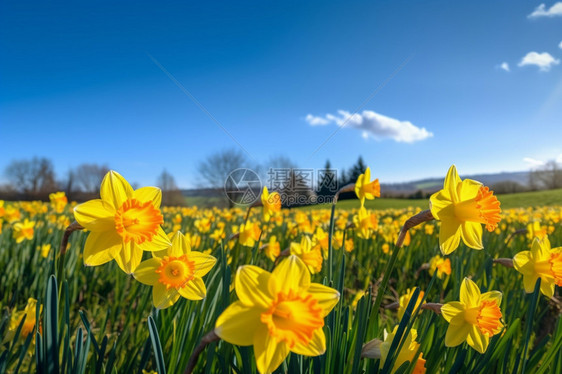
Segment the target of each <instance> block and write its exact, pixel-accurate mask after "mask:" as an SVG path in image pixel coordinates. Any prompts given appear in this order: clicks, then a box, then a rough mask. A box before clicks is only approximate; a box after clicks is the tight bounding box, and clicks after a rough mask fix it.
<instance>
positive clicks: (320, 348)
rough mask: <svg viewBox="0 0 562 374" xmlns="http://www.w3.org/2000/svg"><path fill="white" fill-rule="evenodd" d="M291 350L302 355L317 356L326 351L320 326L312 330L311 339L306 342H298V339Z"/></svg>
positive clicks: (324, 339)
mask: <svg viewBox="0 0 562 374" xmlns="http://www.w3.org/2000/svg"><path fill="white" fill-rule="evenodd" d="M290 349H291V352H295V353H296V354H299V355H303V356H319V355H322V354H324V352H326V336H325V335H324V331H323V330H322V328H319V329H316V330H314V332H313V333H312V339H311V340H310V342H308V344H304V343H302V342H300V340H299V341H298V342H297V344H295V346H294V347H293V348H290Z"/></svg>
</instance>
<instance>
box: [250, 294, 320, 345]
mask: <svg viewBox="0 0 562 374" xmlns="http://www.w3.org/2000/svg"><path fill="white" fill-rule="evenodd" d="M261 321H262V322H263V323H265V324H266V325H267V328H268V330H269V335H270V336H273V337H275V338H276V339H277V342H281V341H285V342H286V343H287V344H288V345H289V347H290V348H293V347H294V346H295V344H308V343H309V342H310V341H311V340H312V336H313V334H314V331H315V330H316V329H319V328H322V326H324V318H322V308H320V306H319V305H318V301H317V300H316V299H315V298H314V297H313V296H312V295H310V294H308V293H306V292H302V293H297V292H295V291H293V290H291V291H289V294H285V293H283V292H280V293H279V294H278V295H277V298H276V301H275V302H274V303H273V305H272V306H271V308H269V309H268V310H267V311H266V312H264V313H262V314H261Z"/></svg>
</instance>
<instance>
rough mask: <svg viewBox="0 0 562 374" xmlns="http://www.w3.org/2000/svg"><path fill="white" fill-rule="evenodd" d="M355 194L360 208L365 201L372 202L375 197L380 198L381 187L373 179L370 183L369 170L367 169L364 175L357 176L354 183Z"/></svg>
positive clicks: (376, 180) (377, 181)
mask: <svg viewBox="0 0 562 374" xmlns="http://www.w3.org/2000/svg"><path fill="white" fill-rule="evenodd" d="M355 194H356V195H357V198H358V199H359V200H360V201H361V206H363V205H364V204H365V199H367V200H373V199H374V198H375V197H380V196H381V186H380V184H379V180H378V179H375V180H374V181H372V182H371V169H370V168H367V169H366V170H365V174H361V175H359V177H358V178H357V181H356V182H355Z"/></svg>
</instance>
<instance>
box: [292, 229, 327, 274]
mask: <svg viewBox="0 0 562 374" xmlns="http://www.w3.org/2000/svg"><path fill="white" fill-rule="evenodd" d="M289 248H290V251H291V254H292V255H295V256H297V257H299V258H300V259H301V260H302V261H303V262H304V263H305V264H306V266H307V267H308V270H310V273H311V274H316V273H318V272H320V270H322V262H323V261H324V259H323V257H322V251H321V248H320V245H312V241H311V240H310V238H309V237H308V236H303V237H302V239H301V242H300V243H294V242H293V243H291V245H290V247H289Z"/></svg>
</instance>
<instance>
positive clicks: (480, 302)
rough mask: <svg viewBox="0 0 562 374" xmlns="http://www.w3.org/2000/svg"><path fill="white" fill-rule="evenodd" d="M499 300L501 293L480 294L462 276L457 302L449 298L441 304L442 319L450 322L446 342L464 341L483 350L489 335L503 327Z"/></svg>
mask: <svg viewBox="0 0 562 374" xmlns="http://www.w3.org/2000/svg"><path fill="white" fill-rule="evenodd" d="M501 301H502V293H501V292H499V291H489V292H485V293H480V289H479V288H478V286H477V285H476V283H474V282H473V281H472V280H470V279H468V278H464V281H463V282H462V284H461V290H460V301H451V302H448V303H446V304H445V305H443V306H442V307H441V314H442V315H443V318H445V320H446V321H447V322H449V328H448V329H447V334H446V335H445V345H446V346H447V347H455V346H457V345H459V344H461V343H462V342H464V341H465V340H466V342H467V343H468V345H470V346H471V347H472V348H474V349H475V350H477V351H478V352H480V353H484V352H485V351H486V349H487V348H488V343H489V341H490V338H491V337H492V336H494V335H496V334H497V333H499V332H500V331H501V330H502V328H503V323H502V312H501V309H500V305H501Z"/></svg>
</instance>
